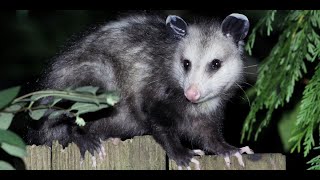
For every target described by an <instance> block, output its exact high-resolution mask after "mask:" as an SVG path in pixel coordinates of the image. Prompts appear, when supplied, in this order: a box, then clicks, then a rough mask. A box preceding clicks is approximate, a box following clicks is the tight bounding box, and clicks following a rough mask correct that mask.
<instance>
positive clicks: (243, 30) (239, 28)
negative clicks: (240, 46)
mask: <svg viewBox="0 0 320 180" xmlns="http://www.w3.org/2000/svg"><path fill="white" fill-rule="evenodd" d="M221 29H222V32H223V34H224V35H225V36H232V37H233V39H234V40H235V41H236V42H239V41H240V40H242V39H244V38H245V37H246V36H247V34H248V31H249V20H248V18H247V17H246V16H245V15H243V14H237V13H233V14H230V15H229V16H227V17H226V18H225V19H224V20H223V21H222V23H221Z"/></svg>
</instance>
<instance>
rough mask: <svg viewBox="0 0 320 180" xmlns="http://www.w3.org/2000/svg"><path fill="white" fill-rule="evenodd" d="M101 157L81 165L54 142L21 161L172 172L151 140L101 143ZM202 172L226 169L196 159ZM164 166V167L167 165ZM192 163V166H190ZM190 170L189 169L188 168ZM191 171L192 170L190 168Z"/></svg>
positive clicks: (274, 161) (255, 159)
mask: <svg viewBox="0 0 320 180" xmlns="http://www.w3.org/2000/svg"><path fill="white" fill-rule="evenodd" d="M103 147H104V148H105V152H106V155H105V158H104V159H100V156H99V155H98V154H95V156H94V157H93V156H91V155H90V154H89V153H88V152H86V154H85V158H84V160H83V162H81V158H80V151H79V149H78V147H77V146H76V145H75V144H73V143H72V144H70V145H69V146H68V147H66V148H65V149H63V148H62V146H61V145H60V144H59V143H57V142H55V143H53V146H52V148H51V147H48V146H35V145H33V146H28V147H27V152H28V155H27V157H26V158H24V162H25V164H26V169H28V170H104V169H105V170H167V169H168V170H176V169H177V166H176V164H175V162H174V161H172V160H169V162H167V158H166V154H165V152H164V151H163V149H162V148H161V146H160V145H159V144H157V143H156V142H155V141H154V140H153V138H152V137H150V136H143V137H135V138H133V139H129V140H126V141H121V142H119V143H118V144H117V145H114V144H113V143H112V142H111V141H110V140H108V141H106V142H104V143H103ZM196 159H197V160H199V161H200V166H201V169H202V170H228V168H227V167H226V165H225V162H224V159H223V157H221V156H214V155H212V156H209V155H206V156H202V157H200V156H199V157H196ZM230 160H231V168H230V170H285V169H286V158H285V156H284V155H282V154H279V153H274V154H267V153H266V154H252V155H247V154H244V155H243V161H244V163H245V167H241V166H240V165H239V163H238V161H237V159H236V158H235V157H231V158H230ZM167 163H168V165H167ZM191 164H193V163H191ZM191 167H193V166H192V165H191ZM192 169H194V167H193V168H192Z"/></svg>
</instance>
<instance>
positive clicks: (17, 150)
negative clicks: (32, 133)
mask: <svg viewBox="0 0 320 180" xmlns="http://www.w3.org/2000/svg"><path fill="white" fill-rule="evenodd" d="M1 148H2V149H3V150H4V151H5V152H7V153H8V154H10V155H11V156H15V157H19V158H23V157H25V156H26V155H27V151H26V148H21V147H18V146H14V145H10V144H8V143H5V142H3V143H2V144H1Z"/></svg>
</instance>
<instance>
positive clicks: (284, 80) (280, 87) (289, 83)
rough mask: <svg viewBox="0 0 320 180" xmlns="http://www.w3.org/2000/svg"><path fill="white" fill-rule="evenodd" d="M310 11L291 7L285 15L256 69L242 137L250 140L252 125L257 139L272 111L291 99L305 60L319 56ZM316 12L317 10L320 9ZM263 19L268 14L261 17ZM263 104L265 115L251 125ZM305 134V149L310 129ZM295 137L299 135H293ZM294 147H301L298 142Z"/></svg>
mask: <svg viewBox="0 0 320 180" xmlns="http://www.w3.org/2000/svg"><path fill="white" fill-rule="evenodd" d="M312 13H314V12H311V11H293V12H292V13H291V12H290V13H289V14H288V15H287V17H286V18H285V19H286V20H287V22H286V23H287V25H286V26H283V28H285V30H284V31H283V33H282V34H281V35H280V37H279V41H278V42H277V43H276V44H275V46H274V47H273V49H272V50H271V52H270V54H269V56H268V57H267V58H265V60H264V61H263V62H262V65H261V66H260V68H259V70H258V79H257V82H256V84H255V89H256V97H255V98H254V100H253V103H252V106H251V109H250V112H249V114H248V116H247V118H246V120H245V122H244V125H243V129H242V137H241V141H243V140H244V138H245V137H246V136H247V138H246V139H247V140H249V139H250V137H251V134H252V131H253V129H256V132H255V140H257V137H258V135H259V133H260V132H261V130H262V128H264V127H266V126H267V125H268V124H269V122H270V120H271V117H272V113H273V111H274V110H275V109H278V108H279V107H283V106H284V105H285V104H286V103H288V102H290V99H291V96H292V94H293V92H294V89H295V83H296V82H297V81H299V80H300V79H301V78H302V77H303V74H305V73H306V72H307V68H306V65H305V61H304V60H305V59H307V60H308V61H311V62H314V60H315V59H317V58H319V57H320V53H319V52H320V51H319V47H320V43H319V42H320V38H319V35H318V34H317V33H316V31H315V30H314V29H313V27H314V26H313V25H312V22H314V21H316V20H315V19H314V17H313V16H312ZM317 13H318V14H320V13H319V11H317ZM269 18H270V19H271V17H269ZM265 19H268V18H264V19H263V20H262V21H265ZM317 21H319V20H317ZM313 24H315V23H313ZM258 25H259V26H261V23H260V24H258ZM316 25H317V26H318V24H316ZM249 39H250V38H249ZM250 43H251V44H252V42H250ZM314 92H320V91H314ZM264 108H265V109H268V111H267V115H266V117H265V118H264V119H263V120H262V121H260V124H259V125H258V127H254V124H255V123H256V122H257V119H256V114H257V113H258V112H259V110H261V109H264ZM304 134H308V135H309V136H307V137H308V139H305V144H304V145H305V147H306V149H305V150H309V149H311V148H312V146H313V145H314V141H313V138H312V136H311V135H310V134H312V131H310V130H309V131H305V132H304ZM296 139H300V138H297V137H296ZM295 147H298V148H299V149H300V147H299V146H295ZM306 152H307V151H306Z"/></svg>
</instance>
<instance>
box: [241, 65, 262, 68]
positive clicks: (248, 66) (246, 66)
mask: <svg viewBox="0 0 320 180" xmlns="http://www.w3.org/2000/svg"><path fill="white" fill-rule="evenodd" d="M258 65H259V64H254V65H251V66H245V67H243V68H244V69H245V68H251V67H257V66H258Z"/></svg>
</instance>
